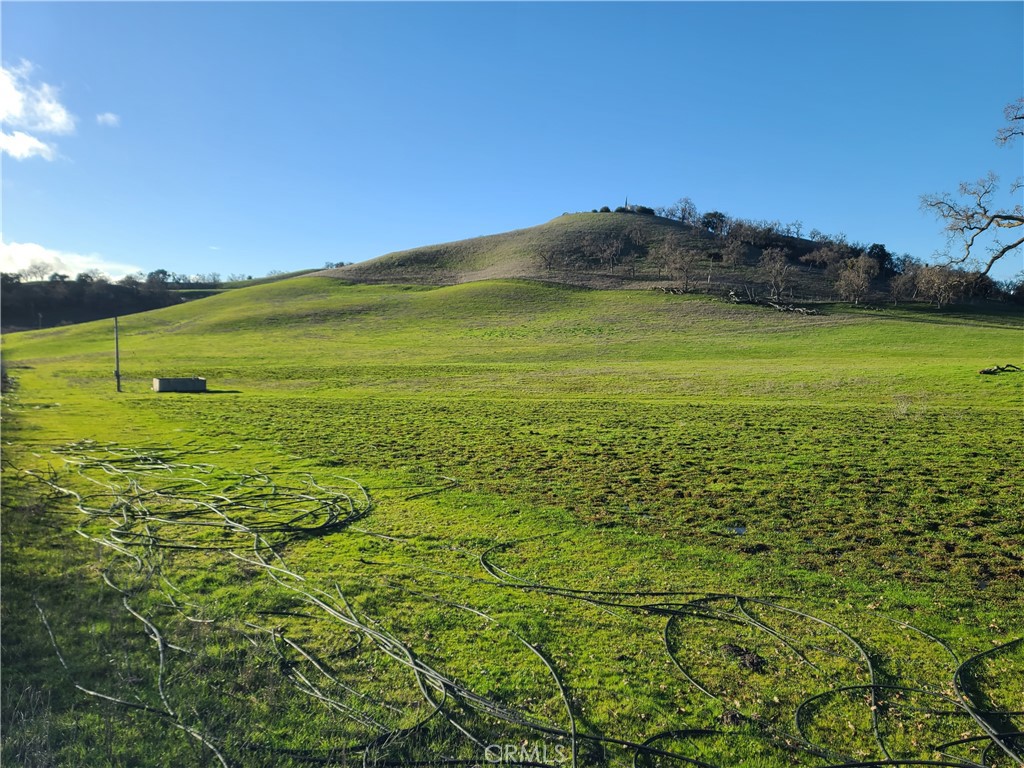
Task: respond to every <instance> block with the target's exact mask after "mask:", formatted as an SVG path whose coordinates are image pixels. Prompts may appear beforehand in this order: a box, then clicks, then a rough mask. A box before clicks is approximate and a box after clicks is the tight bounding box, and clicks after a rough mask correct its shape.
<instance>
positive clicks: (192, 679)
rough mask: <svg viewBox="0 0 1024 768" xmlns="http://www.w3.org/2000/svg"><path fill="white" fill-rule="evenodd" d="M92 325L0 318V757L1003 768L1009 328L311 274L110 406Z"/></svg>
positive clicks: (158, 322)
mask: <svg viewBox="0 0 1024 768" xmlns="http://www.w3.org/2000/svg"><path fill="white" fill-rule="evenodd" d="M552 225H554V223H552ZM546 226H547V225H546ZM510 247H511V246H510ZM481 258H484V257H481ZM481 264H482V262H481ZM484 267H486V265H483V267H482V268H484ZM112 331H113V328H112V323H110V322H97V323H89V324H85V325H81V326H76V327H68V328H60V329H52V330H46V331H38V332H30V333H19V334H12V335H9V336H6V337H5V338H4V361H5V364H6V365H7V367H8V369H9V371H10V372H11V373H12V374H13V375H14V376H15V377H16V379H17V385H16V388H15V389H14V391H13V392H11V393H7V394H5V396H4V414H3V416H4V427H5V429H4V440H5V446H4V459H5V461H4V467H3V473H4V474H3V480H4V499H3V501H4V519H3V521H4V525H3V529H2V535H3V552H4V557H3V560H2V563H0V565H2V568H3V584H4V600H3V603H2V605H0V609H2V611H3V617H2V618H3V628H4V629H3V645H4V654H3V658H2V662H3V667H4V668H3V675H2V686H3V691H2V696H3V698H2V701H3V704H4V706H3V707H2V708H0V709H2V712H3V714H2V716H3V718H4V720H3V723H2V725H3V731H4V734H5V736H4V743H3V747H2V749H3V760H4V763H5V764H7V763H10V764H21V765H30V764H38V765H53V764H56V765H85V764H88V765H111V766H113V765H126V764H132V765H161V764H172V763H173V764H175V765H182V766H192V765H195V766H201V765H210V764H228V765H244V766H250V765H252V766H301V765H311V764H336V765H363V764H374V763H375V762H376V763H378V764H394V765H399V764H413V763H417V764H431V765H433V764H444V763H445V762H451V761H463V762H462V764H472V763H474V762H475V763H480V764H487V763H488V762H494V761H493V760H491V759H490V758H492V757H493V756H494V752H493V750H492V751H490V752H488V751H486V750H487V748H489V747H490V746H491V745H501V750H502V759H505V756H506V753H505V745H512V753H508V754H509V755H511V757H509V759H508V760H506V762H507V763H510V762H519V763H530V764H565V765H572V764H573V763H574V762H575V764H576V765H580V766H606V765H607V766H631V765H634V764H636V765H641V764H646V765H670V764H679V763H680V761H679V758H682V759H685V760H689V761H698V762H697V764H701V765H713V766H722V768H725V767H726V766H735V765H749V766H761V767H764V766H792V765H807V766H826V765H838V764H842V763H844V762H845V763H855V762H856V763H858V764H864V763H868V762H870V761H875V762H876V763H877V762H880V761H889V763H888V764H895V762H898V761H900V760H903V761H912V760H917V761H922V760H936V755H940V756H941V759H940V760H939V762H938V764H943V765H954V766H961V768H962V767H963V766H967V765H971V764H972V763H973V764H974V765H978V764H988V765H991V766H998V767H999V768H1002V766H1010V765H1013V761H1012V758H1011V757H1010V756H1009V754H1007V752H1006V751H1005V750H1004V749H1003V748H1002V747H1001V746H1000V744H1002V745H1003V746H1005V747H1007V748H1008V749H1009V750H1010V751H1014V750H1017V751H1019V749H1020V744H1019V741H1015V740H1014V739H1013V737H1003V738H1002V740H1000V737H996V736H993V734H1000V733H1009V732H1013V731H1017V730H1021V723H1020V717H1019V714H1015V713H1017V712H1018V711H1019V710H1020V707H1019V704H1018V702H1019V701H1021V700H1022V698H1024V688H1022V687H1021V686H1022V681H1024V643H1020V642H1017V638H1019V637H1020V636H1021V635H1022V634H1024V623H1022V621H1021V616H1022V615H1024V598H1022V595H1024V590H1022V589H1021V585H1022V583H1024V550H1022V548H1021V540H1020V536H1019V534H1020V510H1021V499H1020V488H1021V487H1024V470H1022V468H1021V465H1020V463H1019V462H1018V461H1017V460H1016V457H1018V456H1020V455H1021V453H1022V450H1024V438H1022V436H1021V430H1020V413H1021V404H1022V395H1024V374H1002V375H998V376H983V375H979V373H978V370H979V369H980V368H983V367H986V366H989V365H992V364H997V363H998V364H1005V363H1016V364H1018V365H1021V364H1022V363H1024V359H1022V345H1021V338H1022V331H1024V321H1022V319H1021V318H1020V317H1015V316H1005V315H1003V316H993V315H986V314H981V313H977V314H971V313H962V312H948V313H947V312H935V311H919V310H912V309H900V310H887V311H883V312H869V313H864V312H859V313H858V312H849V311H842V310H839V309H836V310H835V311H832V312H831V313H826V314H822V315H818V316H809V317H804V316H800V315H796V314H789V313H775V312H772V311H769V310H765V309H763V308H758V307H750V306H735V305H731V304H728V303H725V302H721V301H717V300H714V299H710V298H705V297H692V296H675V295H669V294H663V293H661V292H654V291H621V290H605V291H597V290H590V289H587V288H582V287H573V286H567V285H558V284H551V283H542V282H536V281H529V280H494V281H483V282H467V283H462V284H457V285H448V286H443V287H429V286H424V285H418V286H410V285H404V286H403V285H384V284H372V283H358V284H352V283H348V282H346V281H342V280H337V279H327V278H323V277H302V278H297V279H294V280H287V281H282V282H277V283H273V284H267V285H261V286H256V287H251V288H244V289H238V290H233V291H228V292H225V293H222V294H219V295H217V296H213V297H210V298H207V299H202V300H200V301H197V302H192V303H189V304H187V305H182V306H175V307H170V308H167V309H163V310H158V311H154V312H148V313H145V314H141V315H136V316H132V317H131V318H125V319H123V320H122V323H121V332H122V337H121V355H122V360H121V367H122V370H123V372H124V375H125V381H124V389H125V391H124V392H123V393H121V394H116V393H115V392H114V382H113V377H112V374H111V371H112V368H113V338H112ZM192 374H196V375H203V376H206V377H207V378H208V380H209V385H210V388H211V390H213V391H212V392H211V393H208V394H204V395H174V394H157V393H153V392H151V391H149V383H150V379H151V378H152V377H153V376H174V375H192ZM82 440H91V441H95V442H93V443H87V444H83V443H81V442H80V441H82ZM72 443H76V444H74V445H69V444H72ZM108 444H110V445H108ZM364 491H365V495H364ZM72 492H73V493H74V494H78V496H77V497H76V496H74V495H70V494H71V493H72ZM339 515H340V519H339V517H338V516H339ZM355 517H358V519H350V518H355ZM11 627H16V628H17V631H12V630H11ZM160 638H162V640H161V639H160ZM55 645H56V647H57V648H60V649H61V650H62V658H63V660H64V663H63V664H62V663H61V662H60V661H59V660H58V657H57V653H56V651H53V649H54V646H55ZM51 651H53V652H51ZM983 652H984V655H979V654H982V653H983ZM958 670H959V671H958ZM75 685H78V686H79V687H78V688H75ZM89 692H92V693H89ZM96 694H102V695H103V696H106V697H107V698H100V697H98V696H97V695H96ZM962 740H965V741H962ZM954 742H956V743H954ZM522 750H525V751H522ZM534 750H536V751H534ZM983 752H985V754H984V756H983V754H982V753H983ZM671 756H675V757H671ZM364 758H365V759H364ZM691 764H692V762H691Z"/></svg>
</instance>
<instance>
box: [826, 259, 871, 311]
mask: <svg viewBox="0 0 1024 768" xmlns="http://www.w3.org/2000/svg"><path fill="white" fill-rule="evenodd" d="M878 271H879V266H878V261H876V260H875V259H873V258H871V257H870V256H868V255H861V256H858V257H857V258H855V259H847V260H846V262H844V264H843V266H842V268H841V269H840V270H839V276H838V277H837V278H836V290H837V291H838V292H839V295H840V296H842V297H843V298H844V299H846V300H848V301H852V302H853V303H854V304H859V303H860V302H861V300H862V299H863V298H864V297H865V296H867V295H868V291H870V290H871V281H872V280H873V279H874V278H875V277H877V276H878Z"/></svg>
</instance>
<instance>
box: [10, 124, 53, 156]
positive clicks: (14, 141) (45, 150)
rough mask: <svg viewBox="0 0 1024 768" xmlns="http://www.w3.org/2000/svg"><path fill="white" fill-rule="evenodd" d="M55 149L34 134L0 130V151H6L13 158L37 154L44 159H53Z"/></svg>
mask: <svg viewBox="0 0 1024 768" xmlns="http://www.w3.org/2000/svg"><path fill="white" fill-rule="evenodd" d="M56 151H57V149H56V147H54V146H53V145H51V144H47V143H46V142H43V141H40V140H39V139H37V138H36V137H35V136H29V135H28V134H27V133H22V132H21V131H15V132H14V133H3V132H2V131H0V152H6V153H7V154H8V155H10V156H11V157H13V158H14V159H15V160H24V159H26V158H29V157H34V156H36V155H38V156H39V157H41V158H43V159H44V160H53V158H54V156H55V153H56Z"/></svg>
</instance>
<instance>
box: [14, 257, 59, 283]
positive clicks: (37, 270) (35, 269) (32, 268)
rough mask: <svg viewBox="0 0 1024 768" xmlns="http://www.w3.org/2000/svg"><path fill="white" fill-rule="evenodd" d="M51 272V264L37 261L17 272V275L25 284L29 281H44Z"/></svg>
mask: <svg viewBox="0 0 1024 768" xmlns="http://www.w3.org/2000/svg"><path fill="white" fill-rule="evenodd" d="M51 272H53V264H49V263H47V262H45V261H38V260H37V261H33V262H32V263H31V264H29V265H28V266H27V267H25V268H24V269H23V270H21V271H20V272H18V274H19V275H21V277H22V279H23V280H25V281H26V282H27V281H30V280H44V279H45V278H46V276H47V275H48V274H50V273H51Z"/></svg>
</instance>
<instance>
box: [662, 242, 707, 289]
mask: <svg viewBox="0 0 1024 768" xmlns="http://www.w3.org/2000/svg"><path fill="white" fill-rule="evenodd" d="M652 256H653V258H654V261H655V263H656V264H657V265H658V267H659V269H662V268H664V269H665V271H666V272H668V276H669V277H670V278H671V279H672V280H675V281H676V282H678V283H679V287H680V288H682V289H683V290H684V291H688V290H690V281H691V280H693V277H694V275H695V274H696V273H697V267H698V261H699V259H700V253H699V252H698V251H695V250H694V249H692V248H687V247H686V245H684V243H683V240H682V238H680V237H679V236H678V235H676V234H671V235H669V236H668V237H666V238H665V240H664V241H662V243H661V244H660V245H658V247H657V248H656V249H655V250H654V253H653V254H652Z"/></svg>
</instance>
